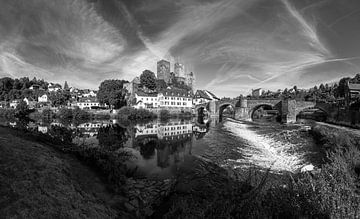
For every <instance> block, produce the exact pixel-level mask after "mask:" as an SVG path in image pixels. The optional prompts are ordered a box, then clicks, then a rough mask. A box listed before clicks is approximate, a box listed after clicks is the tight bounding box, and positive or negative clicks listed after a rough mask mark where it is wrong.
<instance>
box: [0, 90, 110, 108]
mask: <svg viewBox="0 0 360 219" xmlns="http://www.w3.org/2000/svg"><path fill="white" fill-rule="evenodd" d="M96 94H97V92H96V91H92V90H88V91H86V90H85V91H84V90H74V91H73V92H71V99H70V101H69V102H68V104H67V106H69V107H79V108H80V109H94V108H109V106H108V105H106V104H103V105H102V104H100V102H99V101H98V100H97V98H96ZM21 101H24V102H25V103H26V104H27V105H28V106H29V108H30V109H33V108H40V107H44V106H50V105H51V101H50V98H49V95H48V94H43V95H41V96H39V97H38V98H37V99H32V98H27V97H25V98H23V99H17V100H12V101H11V102H6V101H2V102H0V108H13V109H15V108H16V107H17V105H18V104H19V103H20V102H21Z"/></svg>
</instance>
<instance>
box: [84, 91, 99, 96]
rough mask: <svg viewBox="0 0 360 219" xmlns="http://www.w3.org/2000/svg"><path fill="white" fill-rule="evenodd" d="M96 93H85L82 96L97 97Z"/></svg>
mask: <svg viewBox="0 0 360 219" xmlns="http://www.w3.org/2000/svg"><path fill="white" fill-rule="evenodd" d="M96 93H97V92H96V91H93V90H92V91H90V92H88V93H84V94H83V95H82V96H83V97H96Z"/></svg>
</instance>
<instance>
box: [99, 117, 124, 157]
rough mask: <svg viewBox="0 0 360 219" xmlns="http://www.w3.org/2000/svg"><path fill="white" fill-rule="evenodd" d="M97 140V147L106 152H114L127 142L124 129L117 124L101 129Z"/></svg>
mask: <svg viewBox="0 0 360 219" xmlns="http://www.w3.org/2000/svg"><path fill="white" fill-rule="evenodd" d="M97 139H98V140H99V146H100V147H101V148H103V149H104V150H107V151H116V150H118V149H119V148H122V147H123V144H124V142H126V141H127V139H128V136H127V135H126V129H125V128H123V127H121V126H119V125H118V124H115V125H110V126H106V127H101V128H100V129H99V132H98V136H97Z"/></svg>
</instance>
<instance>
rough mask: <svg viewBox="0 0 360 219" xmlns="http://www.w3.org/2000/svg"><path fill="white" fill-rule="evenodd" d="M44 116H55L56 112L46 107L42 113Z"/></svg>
mask: <svg viewBox="0 0 360 219" xmlns="http://www.w3.org/2000/svg"><path fill="white" fill-rule="evenodd" d="M41 115H42V117H43V118H48V119H50V118H53V117H54V113H53V112H52V111H51V110H50V109H44V110H43V111H42V113H41Z"/></svg>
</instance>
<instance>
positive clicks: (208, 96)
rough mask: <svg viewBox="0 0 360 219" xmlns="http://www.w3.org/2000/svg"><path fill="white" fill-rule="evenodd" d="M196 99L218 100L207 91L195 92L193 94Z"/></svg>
mask: <svg viewBox="0 0 360 219" xmlns="http://www.w3.org/2000/svg"><path fill="white" fill-rule="evenodd" d="M195 97H196V98H204V99H208V100H220V99H219V98H218V97H217V96H215V94H213V93H211V92H210V91H207V90H197V91H196V93H195Z"/></svg>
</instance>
